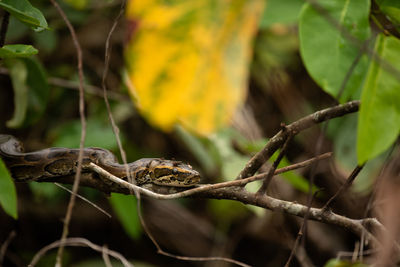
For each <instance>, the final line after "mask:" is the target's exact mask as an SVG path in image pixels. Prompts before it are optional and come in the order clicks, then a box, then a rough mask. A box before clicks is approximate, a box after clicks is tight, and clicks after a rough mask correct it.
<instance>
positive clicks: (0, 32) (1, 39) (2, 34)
mask: <svg viewBox="0 0 400 267" xmlns="http://www.w3.org/2000/svg"><path fill="white" fill-rule="evenodd" d="M9 21H10V13H8V12H7V11H4V15H3V20H2V22H1V29H0V47H2V46H3V45H4V43H5V42H6V34H7V29H8V22H9Z"/></svg>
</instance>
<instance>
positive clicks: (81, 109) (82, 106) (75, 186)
mask: <svg viewBox="0 0 400 267" xmlns="http://www.w3.org/2000/svg"><path fill="white" fill-rule="evenodd" d="M50 2H51V3H52V4H53V6H54V7H55V8H56V9H57V11H58V13H59V14H60V16H61V17H62V18H63V20H64V22H65V24H66V25H67V27H68V29H69V31H70V34H71V37H72V41H73V43H74V46H75V49H76V53H77V58H78V60H77V61H78V62H77V63H78V74H79V115H80V120H81V127H82V128H81V140H80V143H79V155H78V166H77V170H76V174H75V179H74V183H73V185H72V192H74V194H71V197H70V200H69V203H68V207H67V213H66V215H65V219H64V226H63V232H62V235H61V245H60V247H59V249H58V251H57V258H56V266H57V267H61V266H62V254H63V250H64V240H65V239H66V238H67V236H68V229H69V222H70V221H71V217H72V210H73V208H74V205H75V197H76V194H77V192H78V188H79V182H80V178H81V172H82V159H83V148H84V145H85V137H86V119H85V99H84V97H85V95H84V88H83V84H84V75H83V68H82V49H81V47H80V44H79V41H78V38H77V36H76V33H75V30H74V27H73V26H72V24H71V23H70V21H69V20H68V18H67V16H66V15H65V13H64V11H63V10H62V9H61V7H60V6H59V5H58V3H57V2H56V1H55V0H50Z"/></svg>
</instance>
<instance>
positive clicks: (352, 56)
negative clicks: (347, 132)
mask: <svg viewBox="0 0 400 267" xmlns="http://www.w3.org/2000/svg"><path fill="white" fill-rule="evenodd" d="M318 6H319V7H321V8H323V10H325V11H326V14H321V13H319V12H318V11H317V10H315V9H314V7H313V6H311V5H310V4H307V5H305V7H304V8H303V10H302V12H301V15H300V24H299V26H300V29H299V33H300V52H301V56H302V58H303V61H304V64H305V66H306V68H307V71H308V72H309V73H310V75H311V77H312V78H313V79H314V80H315V81H316V82H317V83H318V85H319V86H321V88H322V89H323V90H324V91H326V92H327V93H329V94H331V95H332V96H333V97H338V95H339V92H340V89H341V84H342V82H343V81H344V79H345V77H346V75H347V73H348V71H349V69H350V68H351V65H352V64H353V62H354V61H355V60H356V58H357V56H358V54H359V50H360V48H359V46H358V45H355V44H354V43H353V42H352V41H351V40H349V38H347V37H346V35H344V34H343V31H344V30H346V32H348V33H349V34H351V35H352V36H353V37H354V38H356V39H357V40H359V41H360V42H362V41H365V40H367V39H368V38H369V36H370V28H369V22H368V16H369V8H370V1H369V0H358V1H350V0H337V1H331V0H321V1H318ZM327 16H329V17H327ZM329 19H332V20H334V21H336V22H337V23H338V25H340V28H339V27H337V26H334V25H332V23H331V21H329ZM367 67H368V58H367V57H366V56H365V55H364V56H363V57H361V59H360V60H359V62H358V64H357V65H356V67H355V69H354V71H353V72H352V75H351V77H350V79H349V80H348V82H347V83H346V86H345V90H344V91H343V93H342V94H341V96H340V101H341V102H344V101H346V100H348V99H354V98H358V94H359V90H360V88H361V85H362V82H363V79H364V76H365V73H366V70H367Z"/></svg>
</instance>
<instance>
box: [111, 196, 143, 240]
mask: <svg viewBox="0 0 400 267" xmlns="http://www.w3.org/2000/svg"><path fill="white" fill-rule="evenodd" d="M110 203H111V206H112V207H113V209H114V211H115V213H116V214H117V216H118V218H119V220H120V222H121V223H122V226H123V227H124V229H125V231H126V232H127V233H128V234H129V236H130V237H131V238H133V239H136V240H137V239H138V238H139V237H140V235H141V233H142V227H141V225H140V220H139V216H138V211H137V202H136V198H135V197H134V196H132V195H123V194H117V193H112V194H111V197H110Z"/></svg>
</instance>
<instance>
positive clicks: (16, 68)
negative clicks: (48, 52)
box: [5, 58, 50, 128]
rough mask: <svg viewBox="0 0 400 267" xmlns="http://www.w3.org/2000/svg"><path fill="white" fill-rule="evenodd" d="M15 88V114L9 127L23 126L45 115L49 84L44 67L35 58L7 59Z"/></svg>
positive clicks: (8, 122) (6, 62)
mask: <svg viewBox="0 0 400 267" xmlns="http://www.w3.org/2000/svg"><path fill="white" fill-rule="evenodd" d="M5 65H6V66H7V68H8V69H9V72H10V78H11V82H12V85H13V89H14V103H15V104H14V105H15V110H14V115H13V118H12V119H11V120H9V121H7V127H10V128H21V127H26V126H28V125H31V124H33V123H35V122H36V121H37V120H38V119H40V118H41V116H42V115H43V113H44V111H45V109H46V106H47V102H48V97H49V92H50V89H49V86H48V84H47V77H46V74H45V72H44V70H43V67H42V66H41V64H40V63H39V61H37V60H36V59H33V58H21V59H16V58H14V59H6V60H5Z"/></svg>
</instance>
